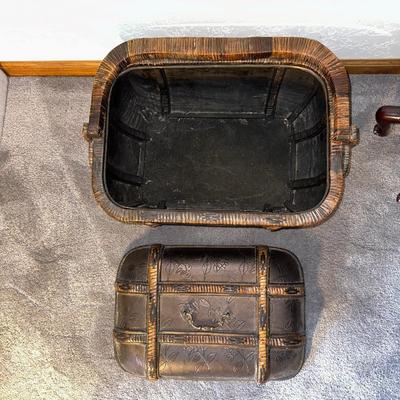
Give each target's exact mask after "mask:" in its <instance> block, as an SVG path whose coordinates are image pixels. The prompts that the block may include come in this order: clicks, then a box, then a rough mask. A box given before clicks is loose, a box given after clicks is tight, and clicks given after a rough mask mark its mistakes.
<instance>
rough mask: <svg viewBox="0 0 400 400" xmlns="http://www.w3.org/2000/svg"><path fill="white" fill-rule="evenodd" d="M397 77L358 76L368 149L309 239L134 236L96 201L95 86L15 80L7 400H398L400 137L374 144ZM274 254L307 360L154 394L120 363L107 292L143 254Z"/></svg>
mask: <svg viewBox="0 0 400 400" xmlns="http://www.w3.org/2000/svg"><path fill="white" fill-rule="evenodd" d="M399 82H400V81H399V77H398V76H353V77H352V84H353V116H354V122H355V123H356V124H357V125H359V127H360V130H361V144H360V145H359V146H358V147H357V148H356V149H355V151H354V162H353V167H352V171H351V174H350V177H349V178H348V179H347V182H346V183H347V188H346V193H345V198H344V201H343V203H342V206H341V208H340V209H339V211H338V212H337V213H336V214H335V215H334V216H333V218H331V219H330V220H329V221H328V222H326V223H325V224H323V225H321V226H320V227H318V228H314V229H308V230H293V231H280V232H276V233H271V232H268V231H265V230H262V229H223V228H196V227H168V226H165V227H158V228H150V227H143V226H129V225H123V224H121V223H118V222H115V221H113V220H111V219H110V218H109V217H108V216H107V215H106V214H105V213H104V212H103V211H102V210H101V209H100V208H99V207H98V206H97V205H96V203H95V201H94V199H93V196H92V193H91V188H90V182H89V170H88V166H87V144H86V143H85V142H84V141H83V139H82V138H81V135H80V130H81V125H82V123H83V122H85V121H87V119H88V110H89V102H90V94H91V84H92V80H91V79H86V78H12V79H10V81H9V92H8V103H7V109H6V117H5V125H4V132H3V137H2V141H1V143H0V259H1V269H0V285H1V287H0V289H1V290H0V304H1V308H0V346H1V347H0V398H1V399H12V400H14V399H29V400H32V399H79V400H81V399H139V398H140V399H182V400H183V399H188V398H190V399H191V400H196V399H203V400H204V399H215V398H223V399H331V398H335V399H393V398H399V390H400V379H399V375H400V361H399V360H400V354H399V349H400V343H399V341H400V329H399V321H400V311H399V300H400V249H399V245H398V244H399V238H400V205H399V204H396V202H395V196H396V194H397V193H398V192H399V191H400V174H399V173H398V172H399V171H398V159H399V152H400V137H390V138H385V139H382V138H378V137H375V136H373V135H372V134H371V131H372V127H373V124H374V114H375V111H376V109H377V107H378V106H380V105H382V104H384V103H387V104H400V85H399ZM153 242H161V243H165V244H172V243H177V244H221V245H222V244H223V245H227V244H254V243H257V244H264V243H265V244H270V245H274V246H281V247H286V248H288V249H290V250H291V251H293V252H295V253H296V254H297V255H298V257H299V258H300V260H301V262H302V264H303V267H304V272H305V279H306V290H307V307H306V312H307V334H308V342H307V359H306V362H305V365H304V367H303V369H302V371H301V373H300V374H299V375H297V377H295V378H293V379H291V380H289V381H284V382H271V383H268V384H266V385H264V386H257V385H256V384H254V383H252V382H251V383H247V384H246V383H235V382H226V383H219V382H212V383H207V382H178V381H158V382H156V383H149V382H146V381H143V380H141V379H136V378H133V377H131V376H130V375H128V374H127V373H125V372H123V371H122V370H121V369H120V367H119V366H118V365H117V363H116V362H115V361H114V358H113V348H112V338H111V332H112V328H113V313H114V294H113V283H114V279H115V275H116V270H117V266H118V263H119V261H120V259H121V257H122V255H123V254H124V252H126V251H127V249H129V248H131V247H135V246H138V245H142V244H147V243H153Z"/></svg>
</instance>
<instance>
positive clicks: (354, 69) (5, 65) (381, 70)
mask: <svg viewBox="0 0 400 400" xmlns="http://www.w3.org/2000/svg"><path fill="white" fill-rule="evenodd" d="M340 61H341V62H342V63H343V65H344V67H345V68H346V71H347V73H348V74H362V75H370V74H400V59H399V58H384V59H378V58H376V59H375V58H372V59H341V60H340ZM100 63H101V61H98V60H84V61H80V60H60V61H0V68H1V69H2V70H3V71H4V72H5V73H6V74H7V75H8V76H95V75H96V72H97V70H98V68H99V66H100Z"/></svg>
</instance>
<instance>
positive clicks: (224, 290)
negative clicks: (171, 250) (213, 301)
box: [159, 283, 258, 296]
mask: <svg viewBox="0 0 400 400" xmlns="http://www.w3.org/2000/svg"><path fill="white" fill-rule="evenodd" d="M159 290H160V293H202V294H220V295H248V296H254V295H257V294H258V287H257V286H255V285H237V284H232V285H230V284H227V285H224V284H218V283H216V284H213V283H204V284H202V283H189V284H185V283H182V284H180V283H177V284H171V283H163V284H161V285H160V287H159Z"/></svg>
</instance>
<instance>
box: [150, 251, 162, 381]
mask: <svg viewBox="0 0 400 400" xmlns="http://www.w3.org/2000/svg"><path fill="white" fill-rule="evenodd" d="M160 253H161V246H160V245H154V246H151V248H150V251H149V256H148V257H149V258H148V261H147V280H148V285H149V289H148V290H149V294H148V301H147V310H146V319H147V321H146V326H147V353H146V358H147V368H146V374H147V378H148V379H150V380H155V379H158V354H157V353H158V351H157V350H158V344H157V329H158V326H157V320H158V293H157V292H158V290H157V288H158V275H159V273H158V272H159V269H160V268H159V264H160V259H161V257H160V255H161V254H160Z"/></svg>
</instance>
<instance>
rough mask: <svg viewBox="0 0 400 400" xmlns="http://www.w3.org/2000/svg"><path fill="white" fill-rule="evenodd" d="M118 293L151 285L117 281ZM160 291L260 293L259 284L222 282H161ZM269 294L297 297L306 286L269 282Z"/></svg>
mask: <svg viewBox="0 0 400 400" xmlns="http://www.w3.org/2000/svg"><path fill="white" fill-rule="evenodd" d="M115 290H116V292H117V293H120V294H123V295H137V294H148V293H149V287H148V285H146V284H144V283H133V282H129V283H128V282H117V283H116V284H115ZM158 292H159V293H163V294H174V293H185V294H186V293H187V294H189V293H194V294H210V295H227V294H228V295H244V296H255V295H258V294H259V293H260V288H259V286H255V285H243V284H226V285H225V284H221V283H193V282H188V283H185V282H179V283H159V284H158ZM267 294H268V296H270V297H295V296H299V297H301V296H304V286H303V285H302V284H296V285H279V284H275V285H274V284H269V285H268V288H267Z"/></svg>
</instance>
